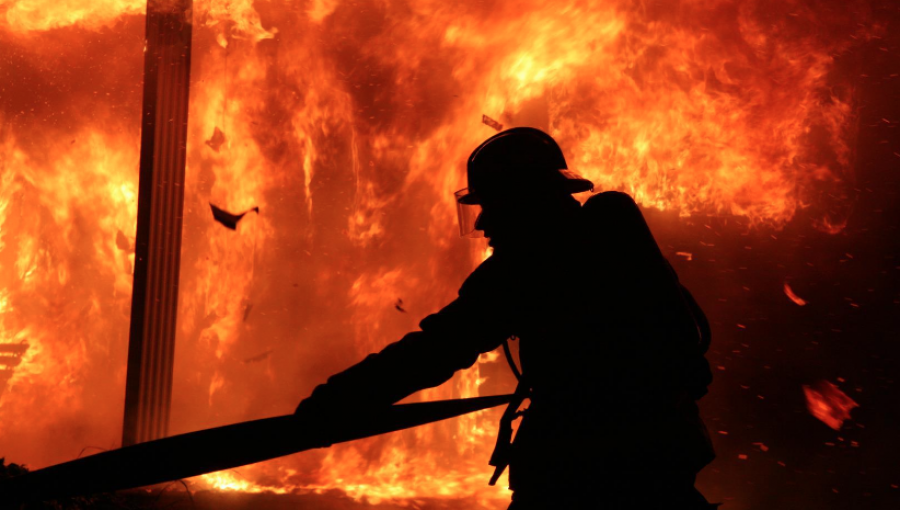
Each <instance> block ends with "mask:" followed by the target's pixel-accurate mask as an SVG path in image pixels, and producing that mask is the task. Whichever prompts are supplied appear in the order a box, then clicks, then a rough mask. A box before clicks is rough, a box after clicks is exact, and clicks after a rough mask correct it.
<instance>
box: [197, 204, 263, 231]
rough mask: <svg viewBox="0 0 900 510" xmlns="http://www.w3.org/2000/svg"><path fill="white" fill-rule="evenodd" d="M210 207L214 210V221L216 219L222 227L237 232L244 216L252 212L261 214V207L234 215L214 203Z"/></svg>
mask: <svg viewBox="0 0 900 510" xmlns="http://www.w3.org/2000/svg"><path fill="white" fill-rule="evenodd" d="M209 206H210V207H211V208H212V213H213V219H215V220H216V221H218V222H219V223H221V224H222V225H225V227H226V228H230V229H231V230H237V224H238V222H239V221H241V218H243V217H244V215H246V214H247V213H249V212H251V211H252V212H255V213H256V214H259V207H253V208H251V209H247V210H246V211H244V212H242V213H241V214H232V213H230V212H228V211H225V210H222V209H219V208H218V207H216V206H214V205H213V204H212V203H210V204H209Z"/></svg>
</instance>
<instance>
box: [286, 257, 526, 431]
mask: <svg viewBox="0 0 900 510" xmlns="http://www.w3.org/2000/svg"><path fill="white" fill-rule="evenodd" d="M473 279H474V281H473ZM480 280H483V278H480V277H478V271H476V274H473V275H472V276H471V277H470V278H469V280H467V282H466V285H463V288H462V289H460V293H459V297H458V298H457V299H456V300H454V301H453V302H451V303H450V304H449V305H447V306H446V307H444V308H443V309H442V310H440V311H439V312H437V313H435V314H433V315H429V316H428V317H426V318H425V319H424V320H422V322H421V323H420V324H419V327H420V328H421V330H420V331H415V332H412V333H409V334H407V335H406V336H404V337H403V338H402V339H401V340H399V341H397V342H394V343H392V344H390V345H388V346H387V347H385V348H384V349H383V350H382V351H381V352H378V353H376V354H370V355H369V356H367V357H366V358H365V359H363V360H362V361H361V362H359V363H357V364H356V365H353V366H352V367H350V368H348V369H347V370H344V371H343V372H340V373H338V374H336V375H333V376H331V377H330V378H329V379H328V382H326V383H325V384H322V385H319V386H318V387H317V388H316V389H315V390H314V391H313V393H312V395H310V396H309V398H307V399H306V400H304V401H302V402H301V403H300V405H299V406H298V408H297V412H298V413H299V412H301V411H306V410H313V409H315V410H319V411H325V410H327V411H340V410H341V409H356V410H359V409H360V408H362V409H366V408H369V409H374V408H377V407H381V406H385V405H390V404H393V403H395V402H397V401H399V400H401V399H403V398H405V397H407V396H409V395H411V394H413V393H415V392H417V391H419V390H421V389H424V388H432V387H435V386H438V385H440V384H442V383H444V382H445V381H447V380H448V379H450V377H452V376H453V374H454V373H455V372H456V371H457V370H460V369H463V368H468V367H470V366H472V365H473V364H474V363H475V361H476V360H477V359H478V356H479V354H481V353H484V352H488V351H491V350H494V349H495V348H497V347H498V346H499V345H500V344H501V343H502V342H503V340H504V339H505V338H507V337H508V336H509V334H510V332H509V331H508V328H507V320H506V317H507V313H506V312H505V311H504V310H503V309H502V308H503V306H504V305H503V303H504V300H502V299H499V296H497V295H496V292H497V290H498V289H497V287H496V286H494V285H483V284H481V282H480Z"/></svg>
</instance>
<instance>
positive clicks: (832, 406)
mask: <svg viewBox="0 0 900 510" xmlns="http://www.w3.org/2000/svg"><path fill="white" fill-rule="evenodd" d="M803 393H804V394H805V395H806V408H807V409H809V412H810V414H812V415H813V416H815V417H816V418H818V419H819V420H822V423H824V424H825V425H828V426H829V427H831V428H833V429H834V430H840V429H841V425H843V423H844V420H847V419H849V418H850V411H851V410H852V409H853V408H854V407H859V404H857V403H856V402H854V401H853V400H852V399H851V398H850V397H848V396H847V395H846V394H845V393H844V392H843V391H841V390H840V389H838V387H837V386H835V385H833V384H831V383H830V382H828V381H825V380H822V381H819V382H817V383H815V384H814V385H812V386H806V385H804V386H803Z"/></svg>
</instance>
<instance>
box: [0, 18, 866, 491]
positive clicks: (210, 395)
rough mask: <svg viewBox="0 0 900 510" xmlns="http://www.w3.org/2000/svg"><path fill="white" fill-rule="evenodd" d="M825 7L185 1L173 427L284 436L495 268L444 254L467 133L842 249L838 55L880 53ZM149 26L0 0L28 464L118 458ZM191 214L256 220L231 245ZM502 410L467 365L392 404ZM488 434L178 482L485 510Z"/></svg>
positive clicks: (0, 158) (487, 419)
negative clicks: (310, 399) (530, 142)
mask: <svg viewBox="0 0 900 510" xmlns="http://www.w3.org/2000/svg"><path fill="white" fill-rule="evenodd" d="M845 4H846V5H844V4H842V5H844V6H843V7H836V8H835V9H836V10H831V11H827V12H825V11H820V10H816V9H814V8H813V7H809V6H806V5H804V4H803V3H801V2H797V1H787V2H781V1H779V2H774V1H766V0H750V1H744V2H735V1H730V0H682V1H680V2H657V3H651V4H646V5H645V4H643V3H633V2H629V1H625V0H607V1H603V2H582V1H579V0H570V1H567V2H566V3H565V4H560V3H559V2H554V3H552V4H550V3H542V2H526V3H524V4H523V3H522V2H517V3H515V4H512V3H510V4H508V5H505V4H497V5H494V6H493V7H491V8H490V9H489V8H486V7H484V6H483V5H482V4H480V3H471V2H468V3H467V2H464V3H463V4H460V5H456V4H454V5H453V6H452V7H449V4H447V3H442V2H434V1H431V0H416V1H414V2H408V3H404V4H403V8H400V7H398V5H399V4H398V5H394V4H392V3H390V2H388V3H377V2H366V1H364V2H362V3H361V4H360V3H357V4H352V5H351V4H348V3H343V2H339V1H337V0H314V1H312V2H308V3H307V4H304V5H303V6H302V7H298V6H297V5H295V4H292V3H290V2H278V1H273V2H252V1H251V0H197V1H196V2H195V3H194V6H195V8H194V12H193V13H192V14H193V23H194V37H195V39H194V53H193V69H192V90H191V104H190V133H189V140H188V170H187V177H186V184H185V186H186V188H185V189H186V193H185V217H184V222H185V224H184V244H183V254H182V273H181V285H180V289H181V293H180V296H179V316H178V339H177V347H176V367H175V371H176V376H175V377H176V381H175V395H174V401H173V409H172V415H173V417H174V418H173V423H172V431H173V432H174V433H177V432H183V431H188V430H194V429H200V428H206V427H210V426H215V425H221V424H225V423H230V422H236V421H242V420H247V419H253V418H261V417H265V416H271V415H277V414H284V413H287V412H290V411H291V410H292V409H293V408H294V406H295V405H296V403H297V401H299V399H301V398H303V397H304V396H306V395H308V394H309V391H310V390H311V389H312V387H313V386H314V385H315V384H318V383H319V382H321V381H323V380H324V379H325V377H327V375H329V374H330V373H333V372H335V371H337V370H340V369H342V368H345V367H346V366H347V365H349V364H350V363H352V362H354V361H357V360H358V359H360V358H361V357H362V356H363V355H364V354H365V353H367V352H370V351H372V350H375V349H378V348H380V347H382V346H384V345H385V344H386V343H387V342H390V341H393V340H395V339H397V338H399V337H400V336H401V335H402V334H404V333H405V332H407V331H409V330H413V329H415V328H416V321H417V320H418V319H419V318H421V317H423V316H424V315H426V314H428V313H431V312H433V311H435V310H437V309H438V308H439V307H440V306H442V305H443V304H445V303H447V302H448V301H450V300H451V299H452V298H453V296H454V295H455V292H456V289H457V288H458V287H459V284H460V283H461V282H462V280H463V279H464V277H465V276H466V274H467V273H468V272H469V271H470V270H471V269H472V268H473V267H474V266H475V265H477V264H478V263H479V262H481V261H482V260H484V258H485V257H487V256H489V254H490V251H489V250H488V249H486V248H485V245H484V244H483V243H471V244H467V242H465V241H460V240H459V239H457V238H456V236H455V234H454V231H455V226H454V222H455V208H454V202H453V197H452V192H453V191H454V190H456V189H459V188H461V187H463V186H464V180H465V176H464V173H465V172H464V168H463V166H464V165H463V162H464V161H465V157H466V156H467V154H468V152H469V151H470V150H471V149H472V148H473V147H475V146H476V145H477V144H478V143H479V142H480V141H482V140H483V139H485V138H487V137H488V136H490V135H492V134H494V133H495V130H494V128H492V127H491V126H490V125H487V124H483V123H482V119H483V118H484V116H487V117H489V118H490V119H494V120H495V121H496V123H497V124H502V125H503V126H504V127H513V126H521V125H532V126H536V127H540V128H543V129H545V130H547V131H549V132H550V133H551V134H553V135H554V136H555V137H556V138H557V139H558V140H559V141H560V143H561V145H562V146H563V149H564V151H565V153H566V155H567V157H568V160H569V166H570V167H571V168H572V169H573V170H576V171H578V172H580V173H582V174H584V175H586V176H587V177H589V178H591V179H592V180H593V181H594V182H595V183H596V184H597V188H598V190H610V189H618V190H624V191H627V192H629V193H631V194H632V195H634V196H635V197H636V198H637V200H638V201H639V202H640V203H641V204H642V205H644V206H646V207H656V208H659V209H663V210H668V211H672V212H673V213H676V214H678V215H682V216H686V215H691V214H715V215H731V216H736V217H739V218H741V219H742V220H743V221H745V222H747V223H750V224H753V225H770V226H774V227H781V226H783V225H785V224H786V223H787V222H788V221H791V219H792V218H794V217H795V215H797V213H798V212H799V211H801V210H802V211H804V218H806V219H807V220H808V221H812V222H813V224H815V225H816V226H817V227H818V228H821V229H823V230H826V231H829V232H833V233H834V232H838V231H840V229H841V228H842V225H844V224H845V220H846V211H847V210H848V209H849V205H848V204H849V200H847V199H846V196H847V183H849V182H850V181H851V180H852V177H853V176H852V168H851V166H850V162H851V161H852V159H853V158H852V153H853V150H854V147H853V137H854V129H855V128H854V125H855V123H854V106H853V105H854V98H855V93H854V88H853V83H852V81H850V80H849V79H848V78H847V77H845V76H843V75H841V74H840V73H838V72H837V71H836V68H835V65H834V64H835V57H834V56H835V55H838V54H841V53H844V52H848V51H850V50H852V49H853V45H854V44H858V41H863V40H865V39H866V38H867V37H869V36H870V35H871V34H873V33H874V32H875V31H876V28H875V27H873V26H872V24H871V22H870V20H869V19H868V18H867V17H866V16H867V14H866V9H865V8H863V7H862V6H861V5H860V4H858V3H857V2H846V3H845ZM144 5H145V3H144V2H143V1H137V0H103V1H94V0H92V1H87V0H83V1H81V0H66V1H59V0H27V1H26V0H0V41H2V42H3V44H0V52H2V53H3V54H2V55H0V58H3V59H4V60H3V61H4V62H10V63H11V64H10V65H11V66H15V67H16V68H17V69H18V71H19V72H17V73H16V74H15V76H13V77H11V78H10V79H9V80H8V83H5V85H4V87H6V89H5V92H4V94H3V95H2V96H0V268H2V269H3V270H2V271H0V342H19V341H22V340H25V341H27V343H28V345H29V348H28V351H27V353H26V354H25V356H24V358H23V361H22V363H21V364H20V365H19V366H18V367H17V368H16V372H15V375H14V376H13V379H11V381H10V384H9V387H8V388H7V390H6V391H5V392H4V393H3V394H2V395H0V452H2V453H3V454H4V455H6V456H7V457H8V458H14V459H21V460H22V461H24V462H28V463H30V464H32V465H33V466H41V465H46V464H49V463H52V462H58V461H62V460H67V459H70V458H73V457H74V456H75V455H77V453H78V451H79V450H80V449H81V448H82V447H83V446H85V445H100V446H109V447H114V446H116V445H117V442H118V437H119V433H120V430H119V429H118V427H119V425H118V424H119V423H120V420H121V412H122V395H123V394H124V367H125V350H126V347H125V346H126V345H127V331H128V307H129V300H130V292H131V264H132V263H133V251H132V250H131V244H133V238H134V233H135V215H136V204H135V201H136V192H137V164H138V149H139V131H138V129H139V125H140V107H139V106H140V100H141V98H140V70H141V69H142V66H141V63H142V59H143V52H142V47H143V23H142V18H141V11H142V9H143V8H144ZM833 34H842V35H840V36H836V35H833ZM216 132H219V133H221V135H220V136H219V137H217V138H216V141H215V143H210V144H207V143H205V142H206V141H207V140H212V138H211V137H212V136H213V134H214V133H216ZM828 197H834V198H828ZM210 202H212V203H215V204H217V205H219V206H221V207H223V208H225V209H227V210H234V211H240V210H247V209H249V208H251V207H255V206H258V207H259V208H260V214H259V215H258V216H257V215H250V216H248V217H246V218H245V219H244V220H242V222H241V224H240V227H239V229H238V230H237V231H236V232H235V231H228V230H226V229H223V228H221V226H219V225H218V224H216V223H215V222H214V221H212V219H211V218H210V217H209V206H208V204H209V203H210ZM685 253H687V252H685ZM685 256H686V257H687V255H685ZM688 258H689V257H688ZM788 289H789V287H787V286H785V290H786V292H787V291H788ZM789 297H790V295H789ZM399 299H402V301H403V303H404V305H403V306H404V309H405V310H406V311H407V312H408V313H400V312H399V311H398V310H397V309H396V308H395V307H394V306H393V304H394V303H396V302H398V300H399ZM795 302H796V301H795ZM260 353H271V355H266V356H260ZM249 360H256V361H253V362H250V361H249ZM498 364H500V365H499V366H498ZM511 387H512V381H511V378H510V376H509V375H508V374H507V373H506V371H505V370H504V369H503V367H502V360H498V357H497V356H483V357H482V358H480V359H479V361H478V363H477V364H476V365H475V367H473V368H472V369H470V370H469V371H466V372H464V373H461V374H458V375H457V376H455V377H454V378H453V379H452V380H451V382H450V383H448V384H446V385H444V386H443V387H441V388H436V389H432V390H428V391H425V392H423V394H422V395H421V396H420V397H416V398H424V399H432V398H447V397H455V396H474V395H477V394H480V393H482V392H485V393H487V392H498V393H499V392H500V391H508V390H509V389H511ZM820 394H821V393H820ZM808 395H809V393H808ZM823 398H824V397H823ZM851 402H852V401H851ZM817 405H818V404H817ZM25 416H27V417H29V418H28V419H27V420H23V419H21V418H22V417H25ZM497 418H498V415H497V412H494V411H491V412H483V413H478V414H475V415H471V416H467V417H463V418H460V419H457V420H451V421H448V422H445V423H440V424H434V425H431V426H427V427H422V428H419V429H416V430H413V431H407V432H402V433H397V434H391V435H388V436H385V437H380V438H373V439H371V440H367V441H363V442H359V443H356V444H350V445H340V446H337V447H334V448H332V449H329V450H328V451H319V452H309V453H308V454H304V455H298V456H294V457H291V458H288V459H281V460H278V461H274V462H270V463H265V464H261V465H257V466H252V467H248V468H246V469H242V470H241V476H242V477H243V478H239V479H236V478H234V476H233V474H232V475H229V474H227V473H224V474H223V473H219V474H214V475H208V476H206V477H204V478H203V480H205V483H208V484H210V485H212V486H216V487H220V488H222V489H228V490H241V491H255V490H272V491H281V490H325V489H333V488H339V489H342V490H344V491H346V492H347V493H348V494H351V495H352V496H354V497H358V498H369V499H371V500H381V499H385V500H387V499H396V498H412V497H419V496H434V495H442V496H446V497H461V496H463V495H466V496H468V495H470V494H472V493H473V491H474V493H475V497H476V498H477V499H478V501H479V502H481V503H482V504H483V505H485V506H492V507H498V508H499V507H500V506H501V505H502V504H503V503H502V501H503V500H504V499H506V498H507V493H506V492H505V490H504V489H501V488H491V487H487V486H486V485H485V482H486V480H487V479H488V478H489V476H490V471H491V469H490V467H489V466H487V465H486V460H487V458H488V455H489V452H490V448H491V446H492V440H493V435H494V433H495V432H496V425H495V421H496V419H497ZM820 419H821V418H820ZM59 431H65V433H62V434H61V433H60V432H59ZM273 480H274V482H273Z"/></svg>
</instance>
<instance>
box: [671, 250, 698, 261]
mask: <svg viewBox="0 0 900 510" xmlns="http://www.w3.org/2000/svg"><path fill="white" fill-rule="evenodd" d="M675 255H678V256H679V257H684V260H687V261H691V260H694V254H693V253H691V252H689V251H677V252H675Z"/></svg>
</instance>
